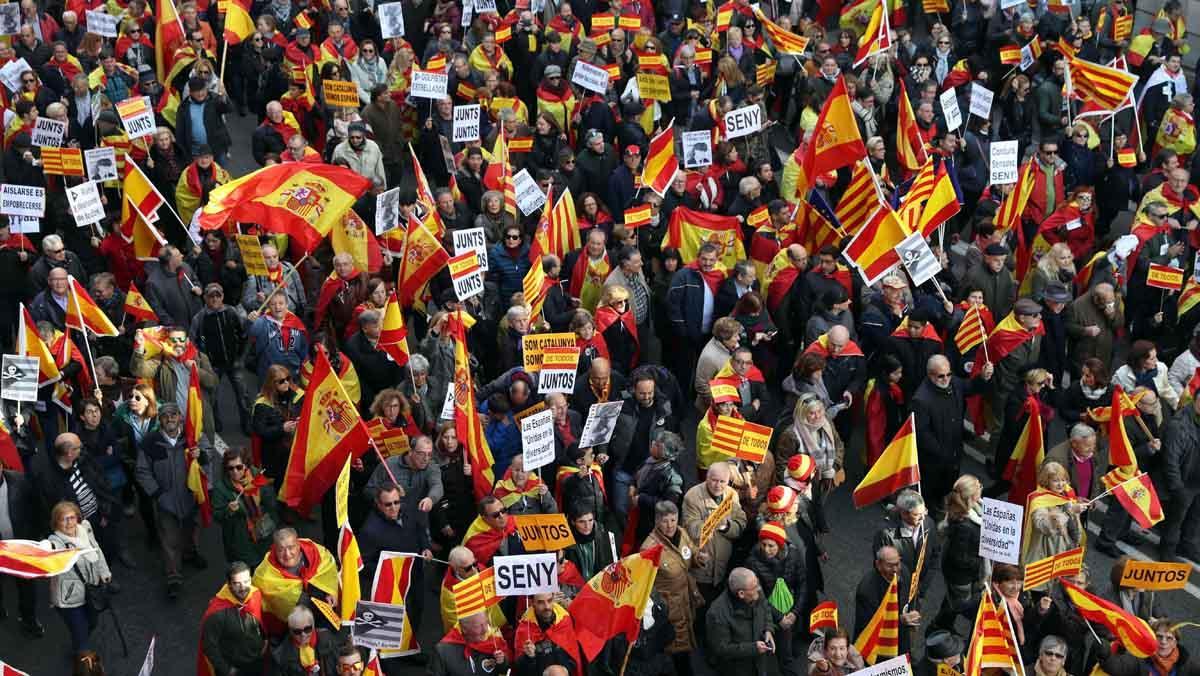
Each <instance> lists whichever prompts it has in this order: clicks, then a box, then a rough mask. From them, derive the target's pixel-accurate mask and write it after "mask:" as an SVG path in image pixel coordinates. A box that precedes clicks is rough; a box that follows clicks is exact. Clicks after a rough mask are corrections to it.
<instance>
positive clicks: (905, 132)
mask: <svg viewBox="0 0 1200 676" xmlns="http://www.w3.org/2000/svg"><path fill="white" fill-rule="evenodd" d="M898 100H899V102H900V105H899V113H898V114H899V119H898V120H897V122H896V161H897V162H899V163H900V168H901V169H902V170H903V171H904V172H905V173H908V172H914V171H917V170H919V169H920V168H921V167H923V166H924V165H925V162H926V161H927V160H928V159H929V153H928V152H927V151H926V147H925V139H924V138H922V137H921V130H920V128H919V127H918V126H917V116H916V114H915V113H914V112H913V108H912V102H911V101H910V100H909V98H908V92H907V91H906V89H905V86H904V82H903V81H901V82H900V94H899V98H898Z"/></svg>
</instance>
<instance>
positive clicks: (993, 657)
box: [963, 594, 1021, 676]
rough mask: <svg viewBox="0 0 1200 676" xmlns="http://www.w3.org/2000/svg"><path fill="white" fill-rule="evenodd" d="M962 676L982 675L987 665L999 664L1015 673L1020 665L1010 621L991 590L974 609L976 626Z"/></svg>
mask: <svg viewBox="0 0 1200 676" xmlns="http://www.w3.org/2000/svg"><path fill="white" fill-rule="evenodd" d="M964 662H965V663H964V666H963V676H981V674H982V673H983V670H984V669H988V668H992V667H995V668H999V669H1005V670H1008V671H1009V673H1016V672H1017V671H1018V670H1019V669H1020V666H1021V655H1020V653H1019V652H1018V651H1017V642H1016V639H1015V638H1014V637H1013V635H1012V632H1011V631H1010V630H1009V629H1008V622H1007V620H1006V619H1005V618H1004V617H1003V615H1002V613H1001V611H1000V610H998V609H997V608H996V605H995V604H994V603H993V602H992V595H991V594H982V595H981V596H980V599H979V610H978V611H976V613H975V629H974V631H973V632H972V634H971V645H970V648H968V650H967V653H966V655H965V658H964Z"/></svg>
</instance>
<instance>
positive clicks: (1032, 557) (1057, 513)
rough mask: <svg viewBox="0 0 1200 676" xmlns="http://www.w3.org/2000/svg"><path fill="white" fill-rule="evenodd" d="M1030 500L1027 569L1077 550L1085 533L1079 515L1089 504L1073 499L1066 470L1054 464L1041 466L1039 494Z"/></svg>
mask: <svg viewBox="0 0 1200 676" xmlns="http://www.w3.org/2000/svg"><path fill="white" fill-rule="evenodd" d="M1030 496H1031V497H1030V503H1029V505H1027V507H1026V508H1027V509H1029V510H1030V511H1029V514H1028V515H1027V516H1026V517H1025V521H1026V523H1027V524H1028V526H1027V528H1026V534H1025V547H1024V551H1023V552H1022V556H1021V561H1022V563H1024V564H1025V565H1029V564H1030V563H1033V562H1034V561H1040V560H1042V559H1045V558H1047V557H1051V556H1054V555H1055V554H1061V553H1063V552H1065V551H1067V550H1070V549H1075V548H1076V547H1078V546H1079V545H1080V543H1081V542H1082V538H1083V532H1084V530H1083V523H1082V521H1081V520H1080V518H1079V515H1080V514H1082V513H1083V512H1084V510H1086V509H1087V508H1088V503H1086V502H1080V501H1079V498H1078V497H1077V496H1076V495H1075V489H1073V488H1072V487H1071V477H1070V476H1069V475H1068V474H1067V468H1065V467H1063V466H1062V465H1060V464H1059V463H1057V462H1054V461H1050V462H1047V463H1045V464H1043V465H1042V468H1041V469H1040V470H1038V490H1037V491H1035V492H1034V493H1031V494H1030ZM1041 588H1043V586H1038V587H1034V588H1033V589H1041Z"/></svg>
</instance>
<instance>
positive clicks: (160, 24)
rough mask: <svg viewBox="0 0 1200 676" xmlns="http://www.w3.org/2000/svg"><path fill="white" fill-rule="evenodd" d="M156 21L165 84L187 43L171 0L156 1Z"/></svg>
mask: <svg viewBox="0 0 1200 676" xmlns="http://www.w3.org/2000/svg"><path fill="white" fill-rule="evenodd" d="M154 21H155V23H154V60H155V62H156V64H157V66H158V81H159V82H162V83H164V84H165V83H167V82H170V81H171V80H170V78H168V77H167V74H168V73H170V72H171V67H172V66H173V65H175V50H176V49H179V48H180V47H182V46H183V45H184V44H185V40H184V35H183V22H182V21H180V20H179V12H177V11H176V10H175V3H174V2H171V0H157V1H156V2H155V3H154ZM184 225H186V223H185V224H184Z"/></svg>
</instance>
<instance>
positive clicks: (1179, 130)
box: [1151, 108, 1196, 160]
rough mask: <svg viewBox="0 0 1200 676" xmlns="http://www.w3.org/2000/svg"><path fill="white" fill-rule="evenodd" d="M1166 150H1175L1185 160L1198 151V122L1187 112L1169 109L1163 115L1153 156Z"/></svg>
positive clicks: (1152, 152)
mask: <svg viewBox="0 0 1200 676" xmlns="http://www.w3.org/2000/svg"><path fill="white" fill-rule="evenodd" d="M1164 149H1166V150H1174V151H1175V152H1176V153H1177V154H1179V155H1180V156H1182V157H1183V158H1184V159H1185V160H1186V158H1187V157H1188V156H1190V155H1191V154H1192V153H1193V152H1194V151H1195V150H1196V120H1195V119H1194V118H1193V117H1192V116H1191V115H1189V114H1188V113H1187V111H1184V110H1181V109H1178V108H1169V109H1167V112H1166V114H1165V115H1163V120H1162V124H1160V125H1159V126H1158V134H1156V135H1155V137H1154V148H1153V149H1152V150H1151V155H1154V156H1157V155H1158V153H1159V151H1160V150H1164Z"/></svg>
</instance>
